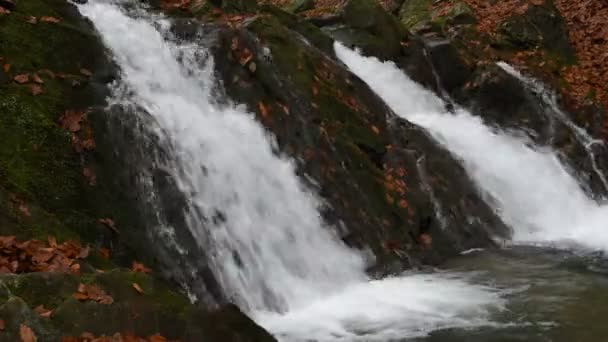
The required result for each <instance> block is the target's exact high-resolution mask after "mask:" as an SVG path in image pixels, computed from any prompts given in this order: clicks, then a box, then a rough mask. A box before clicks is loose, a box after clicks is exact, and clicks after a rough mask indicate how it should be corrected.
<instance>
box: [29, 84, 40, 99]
mask: <svg viewBox="0 0 608 342" xmlns="http://www.w3.org/2000/svg"><path fill="white" fill-rule="evenodd" d="M30 90H31V91H32V95H34V96H38V95H40V94H42V87H41V86H39V85H38V84H30Z"/></svg>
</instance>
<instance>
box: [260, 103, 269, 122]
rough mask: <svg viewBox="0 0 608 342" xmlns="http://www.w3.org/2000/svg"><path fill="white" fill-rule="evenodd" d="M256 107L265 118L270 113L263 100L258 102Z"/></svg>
mask: <svg viewBox="0 0 608 342" xmlns="http://www.w3.org/2000/svg"><path fill="white" fill-rule="evenodd" d="M258 108H259V109H260V113H261V114H262V117H263V118H267V117H268V115H269V114H270V111H269V109H268V107H267V106H266V105H265V104H264V102H261V101H260V102H258Z"/></svg>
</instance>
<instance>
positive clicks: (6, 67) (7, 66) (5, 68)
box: [2, 63, 11, 72]
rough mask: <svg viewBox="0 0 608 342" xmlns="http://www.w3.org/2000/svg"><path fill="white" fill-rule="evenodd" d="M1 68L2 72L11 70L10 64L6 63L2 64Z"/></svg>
mask: <svg viewBox="0 0 608 342" xmlns="http://www.w3.org/2000/svg"><path fill="white" fill-rule="evenodd" d="M2 68H3V69H4V72H9V71H11V65H10V64H8V63H6V64H4V66H3V67H2Z"/></svg>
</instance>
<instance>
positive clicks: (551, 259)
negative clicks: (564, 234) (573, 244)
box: [403, 246, 608, 342]
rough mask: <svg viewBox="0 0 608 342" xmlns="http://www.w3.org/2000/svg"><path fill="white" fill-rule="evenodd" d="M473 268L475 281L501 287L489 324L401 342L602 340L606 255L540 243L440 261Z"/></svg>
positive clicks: (606, 330) (606, 313)
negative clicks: (500, 302) (500, 306)
mask: <svg viewBox="0 0 608 342" xmlns="http://www.w3.org/2000/svg"><path fill="white" fill-rule="evenodd" d="M442 268H443V269H446V270H450V271H458V272H462V271H475V272H478V273H477V275H476V276H475V277H474V278H475V281H476V282H479V283H480V284H486V285H492V286H495V287H497V288H501V289H504V290H506V293H507V294H506V295H505V299H507V304H506V310H503V311H497V312H495V313H494V314H493V317H492V319H493V321H494V322H496V325H494V326H486V327H481V328H473V329H445V330H439V331H435V332H433V333H431V334H430V335H429V336H428V337H425V338H418V339H404V340H403V341H416V342H423V341H429V342H430V341H433V342H435V341H451V342H452V341H453V342H460V341H462V342H464V341H466V342H501V341H505V342H506V341H534V342H535V341H539V342H540V341H543V342H573V341H577V342H587V341H589V342H600V341H608V324H606V323H605V318H606V317H608V259H605V258H604V257H603V256H602V255H601V254H594V253H586V254H583V253H577V252H572V251H564V250H557V249H552V248H546V247H523V246H519V247H511V248H506V249H502V250H492V251H481V252H474V253H470V254H467V255H463V256H460V257H458V258H455V259H453V260H451V261H449V262H447V263H446V264H444V265H442Z"/></svg>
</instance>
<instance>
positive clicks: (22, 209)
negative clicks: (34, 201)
mask: <svg viewBox="0 0 608 342" xmlns="http://www.w3.org/2000/svg"><path fill="white" fill-rule="evenodd" d="M19 211H20V212H21V213H22V214H23V216H25V217H31V216H32V214H31V213H30V209H29V208H28V207H27V205H25V204H20V205H19Z"/></svg>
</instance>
